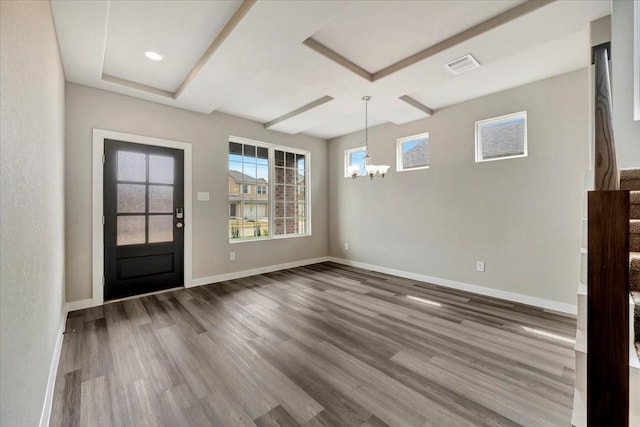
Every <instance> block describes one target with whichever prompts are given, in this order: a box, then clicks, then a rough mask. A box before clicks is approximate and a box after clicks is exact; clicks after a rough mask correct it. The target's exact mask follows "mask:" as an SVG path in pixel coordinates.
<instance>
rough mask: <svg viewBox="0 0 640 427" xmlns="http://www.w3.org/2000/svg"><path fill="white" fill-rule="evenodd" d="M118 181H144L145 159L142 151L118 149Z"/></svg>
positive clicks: (145, 178) (145, 177)
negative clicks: (133, 151)
mask: <svg viewBox="0 0 640 427" xmlns="http://www.w3.org/2000/svg"><path fill="white" fill-rule="evenodd" d="M117 164H118V171H117V175H118V181H133V182H145V181H146V180H147V159H146V155H145V154H143V153H132V152H129V151H118V154H117Z"/></svg>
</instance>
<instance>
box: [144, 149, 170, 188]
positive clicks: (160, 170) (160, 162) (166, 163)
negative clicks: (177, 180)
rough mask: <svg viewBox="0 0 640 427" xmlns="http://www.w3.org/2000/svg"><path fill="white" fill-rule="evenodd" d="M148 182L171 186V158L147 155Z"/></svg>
mask: <svg viewBox="0 0 640 427" xmlns="http://www.w3.org/2000/svg"><path fill="white" fill-rule="evenodd" d="M149 182H150V183H154V184H173V158H172V157H168V156H153V155H149Z"/></svg>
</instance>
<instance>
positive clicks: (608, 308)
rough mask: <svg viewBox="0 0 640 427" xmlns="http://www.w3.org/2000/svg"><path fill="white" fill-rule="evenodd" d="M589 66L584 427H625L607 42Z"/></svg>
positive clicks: (625, 345)
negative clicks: (591, 159) (591, 157)
mask: <svg viewBox="0 0 640 427" xmlns="http://www.w3.org/2000/svg"><path fill="white" fill-rule="evenodd" d="M592 53H593V62H594V63H595V117H594V118H595V149H594V154H595V165H594V169H595V170H594V176H595V182H594V188H595V191H590V192H589V195H588V273H587V286H588V297H587V298H588V302H587V425H588V426H590V427H597V426H610V427H618V426H620V427H627V426H628V425H629V192H628V191H620V190H619V188H620V187H619V186H620V181H619V172H618V168H617V165H616V153H615V142H614V138H613V125H612V115H611V114H612V110H611V85H610V80H609V64H608V59H609V57H610V55H609V53H610V44H609V43H606V44H604V45H599V46H595V47H594V48H593V51H592Z"/></svg>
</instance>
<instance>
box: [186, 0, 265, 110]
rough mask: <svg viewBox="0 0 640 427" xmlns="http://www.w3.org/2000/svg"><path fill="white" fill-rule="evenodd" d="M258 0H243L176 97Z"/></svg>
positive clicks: (190, 73)
mask: <svg viewBox="0 0 640 427" xmlns="http://www.w3.org/2000/svg"><path fill="white" fill-rule="evenodd" d="M256 1H257V0H243V2H242V4H241V5H240V7H239V8H238V10H236V13H234V14H233V16H232V17H231V19H229V21H228V22H227V23H226V24H225V26H224V27H223V28H222V30H220V33H218V35H217V36H216V38H215V39H214V40H213V42H212V43H211V45H210V46H209V48H208V49H207V50H206V51H205V53H204V54H203V55H202V57H201V58H200V60H198V62H196V65H195V66H194V67H193V68H192V69H191V71H190V72H189V74H188V75H187V77H186V78H185V79H184V81H183V82H182V83H181V84H180V87H178V90H176V91H175V93H174V98H178V97H179V96H180V95H181V94H182V92H184V90H185V89H186V88H187V86H189V83H191V81H192V80H193V79H194V78H195V77H196V75H198V73H199V72H200V70H202V68H203V67H204V66H205V65H206V63H207V62H208V61H209V60H210V59H211V57H212V56H213V54H214V53H215V52H216V50H218V48H219V47H220V46H221V45H222V43H223V42H224V41H225V40H226V39H227V37H229V35H230V34H231V32H232V31H233V30H234V29H235V28H236V26H238V24H239V23H240V21H241V20H242V18H244V16H245V15H246V14H247V12H249V9H251V7H252V6H253V5H254V4H255V3H256Z"/></svg>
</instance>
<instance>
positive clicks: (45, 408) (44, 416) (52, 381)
mask: <svg viewBox="0 0 640 427" xmlns="http://www.w3.org/2000/svg"><path fill="white" fill-rule="evenodd" d="M66 325H67V306H66V305H64V310H63V312H62V319H61V321H60V327H59V328H58V336H57V338H56V345H55V347H54V349H53V356H52V358H51V366H50V367H49V380H48V382H47V390H46V392H45V395H44V405H42V413H41V414H40V427H48V426H49V418H51V406H52V404H53V392H54V389H55V386H56V374H57V372H58V362H59V361H60V352H61V351H62V339H63V337H64V335H63V332H64V330H65V327H66Z"/></svg>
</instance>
